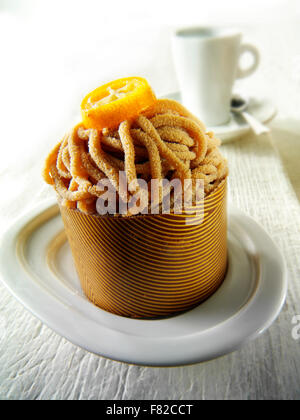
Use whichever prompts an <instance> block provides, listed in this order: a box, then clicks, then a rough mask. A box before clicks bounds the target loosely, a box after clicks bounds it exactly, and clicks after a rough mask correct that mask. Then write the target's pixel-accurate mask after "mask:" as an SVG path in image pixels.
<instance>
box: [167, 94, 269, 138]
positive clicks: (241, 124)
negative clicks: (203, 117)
mask: <svg viewBox="0 0 300 420" xmlns="http://www.w3.org/2000/svg"><path fill="white" fill-rule="evenodd" d="M165 97H166V98H169V99H175V100H176V101H179V102H180V101H181V98H180V93H179V92H176V93H172V94H169V95H166V96H165ZM247 112H249V114H251V115H252V116H253V117H255V118H256V119H257V120H259V121H260V122H262V123H267V122H270V121H271V120H272V119H273V118H274V117H275V115H276V113H277V109H276V107H275V106H274V104H272V102H271V101H270V100H269V99H266V98H250V99H249V106H248V108H247ZM203 122H204V124H205V121H203ZM250 130H251V128H250V126H249V124H248V123H247V122H246V121H245V120H244V118H243V117H241V116H239V115H237V114H234V113H232V114H231V118H230V121H229V122H228V123H227V124H223V125H216V126H214V127H207V131H213V132H214V133H215V134H216V136H217V137H218V138H219V139H220V140H222V143H227V142H230V141H233V140H238V139H239V138H240V137H242V136H244V135H245V134H247V133H248V132H249V131H250Z"/></svg>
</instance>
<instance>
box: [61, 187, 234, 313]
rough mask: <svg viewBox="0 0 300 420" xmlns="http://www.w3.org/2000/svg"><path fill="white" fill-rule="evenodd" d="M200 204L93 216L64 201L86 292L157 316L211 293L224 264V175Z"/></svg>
mask: <svg viewBox="0 0 300 420" xmlns="http://www.w3.org/2000/svg"><path fill="white" fill-rule="evenodd" d="M201 206H202V209H204V213H203V216H204V217H203V216H199V215H198V216H197V215H194V216H191V215H189V214H187V213H185V214H181V215H144V216H143V215H139V216H133V217H113V216H97V215H86V214H84V213H81V212H80V211H78V210H70V209H67V208H65V207H61V208H60V210H61V214H62V218H63V221H64V225H65V229H66V233H67V237H68V240H69V243H70V246H71V249H72V254H73V257H74V261H75V265H76V269H77V272H78V275H79V278H80V281H81V285H82V288H83V290H84V293H85V294H86V296H87V297H88V299H89V300H90V301H91V302H93V303H94V304H95V305H97V306H99V307H100V308H102V309H104V310H106V311H109V312H112V313H114V314H117V315H121V316H126V317H134V318H155V317H162V316H167V315H171V314H174V313H177V312H181V311H185V310H187V309H189V308H192V307H194V306H196V305H197V304H198V303H200V302H202V301H203V300H205V299H207V298H208V297H209V296H211V295H212V294H213V293H214V292H215V291H216V290H217V288H218V287H219V286H220V284H221V283H222V281H223V279H224V276H225V273H226V268H227V212H226V181H224V182H223V183H222V184H220V186H219V187H218V188H217V189H216V190H215V191H214V192H213V193H212V194H210V195H209V196H208V197H207V198H206V199H205V200H204V201H203V202H202V203H199V206H197V207H201ZM197 218H198V219H197Z"/></svg>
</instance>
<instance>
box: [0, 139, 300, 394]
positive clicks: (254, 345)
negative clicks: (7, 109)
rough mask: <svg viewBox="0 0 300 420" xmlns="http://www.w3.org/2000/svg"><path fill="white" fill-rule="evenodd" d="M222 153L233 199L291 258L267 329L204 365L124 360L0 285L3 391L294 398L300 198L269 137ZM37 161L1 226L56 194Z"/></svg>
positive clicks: (18, 170)
mask: <svg viewBox="0 0 300 420" xmlns="http://www.w3.org/2000/svg"><path fill="white" fill-rule="evenodd" d="M45 147H46V146H45ZM222 152H223V153H224V154H225V155H226V157H227V158H228V161H229V166H230V177H229V197H228V201H229V206H230V205H234V206H236V207H238V208H239V209H241V210H242V211H244V212H245V213H247V214H248V215H250V216H252V217H253V218H254V219H255V220H256V221H257V222H259V223H260V224H262V225H263V227H264V228H265V229H266V230H267V231H268V233H269V234H270V235H271V236H272V238H273V239H274V241H275V242H276V244H277V245H278V246H279V248H280V250H281V251H282V253H283V255H284V258H285V260H286V263H287V267H288V275H289V291H288V297H287V302H286V304H285V306H284V308H283V311H282V312H281V314H280V316H279V318H278V319H277V320H276V322H275V323H274V324H273V325H272V327H271V328H270V329H269V330H268V331H267V332H266V333H264V334H263V335H262V336H261V337H259V338H258V339H257V340H256V341H254V342H250V343H248V344H247V345H245V346H244V347H243V348H242V349H241V350H239V351H236V352H234V353H232V354H230V355H227V356H224V357H222V358H219V359H217V360H214V361H211V362H207V363H204V364H198V365H194V366H188V367H178V368H172V369H170V368H169V369H168V368H156V369H154V368H144V367H137V366H129V365H126V364H122V363H118V362H113V361H110V360H106V359H104V358H102V357H98V356H95V355H92V354H89V353H88V352H86V351H85V350H82V349H80V348H78V347H76V346H74V345H73V344H71V343H69V342H68V341H67V340H65V339H64V338H62V337H60V336H59V335H57V334H56V333H55V332H53V331H52V330H51V329H49V328H48V327H46V326H45V325H43V324H42V323H41V322H40V321H39V320H38V319H36V318H35V317H33V316H32V315H31V314H30V313H29V312H28V311H27V310H25V309H24V308H23V307H22V305H21V304H19V303H18V302H17V301H16V300H15V299H14V298H13V297H12V296H11V295H10V294H9V292H8V291H7V290H6V289H5V287H4V286H3V285H2V284H0V399H6V398H10V399H49V398H51V399H226V398H228V399H241V398H243V399H245V398H246V399H248V398H249V399H261V398H264V399H267V398H272V399H275V398H289V399H290V398H298V397H299V393H298V391H299V388H300V342H299V341H296V340H294V339H293V338H292V335H291V330H292V323H291V320H292V317H293V316H294V315H296V314H300V305H299V296H300V284H299V279H300V261H299V255H300V211H299V210H300V208H299V203H298V201H297V199H296V196H295V194H294V191H293V189H292V187H291V185H290V183H289V181H288V179H287V177H286V175H285V173H284V170H283V167H282V165H281V162H280V159H279V157H278V156H277V154H276V152H275V150H274V148H273V147H272V145H271V142H270V138H269V137H268V136H261V137H259V138H256V137H252V136H248V137H245V138H243V139H241V140H239V141H237V142H234V143H230V144H228V145H224V146H222ZM39 159H40V158H39V157H38V156H34V157H32V161H31V163H32V165H31V166H30V163H29V162H28V161H26V167H27V168H28V169H29V171H28V172H27V182H24V180H23V182H24V187H22V188H20V189H19V191H18V194H16V193H15V195H14V196H13V197H12V198H11V200H6V201H5V203H2V204H1V209H0V215H1V227H2V229H4V228H5V227H7V225H8V223H9V222H11V221H13V218H15V217H16V215H18V214H19V213H20V212H21V210H24V211H28V210H29V209H30V206H32V205H34V204H36V202H37V201H40V200H43V198H44V197H45V196H48V195H49V194H50V195H52V194H53V192H52V191H51V189H49V190H48V189H47V188H46V189H42V191H41V192H40V193H39V189H40V188H41V187H42V182H41V180H40V178H39V171H40V162H39ZM36 162H39V163H36ZM24 165H25V164H24ZM11 171H13V170H11ZM23 171H24V167H22V165H21V166H16V167H15V170H14V172H12V173H13V174H14V177H12V180H11V183H9V177H7V176H5V177H4V178H3V180H2V181H1V188H6V189H9V187H10V185H11V186H12V185H14V184H17V179H18V177H20V176H21V174H22V173H23ZM29 181H30V182H29ZM4 183H5V185H4ZM42 188H43V187H42ZM33 192H34V194H33Z"/></svg>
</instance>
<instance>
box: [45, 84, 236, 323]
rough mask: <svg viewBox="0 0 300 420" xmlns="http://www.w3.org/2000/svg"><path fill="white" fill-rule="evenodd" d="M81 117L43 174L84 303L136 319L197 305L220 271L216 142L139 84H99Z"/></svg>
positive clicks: (222, 170) (224, 171) (223, 167)
mask: <svg viewBox="0 0 300 420" xmlns="http://www.w3.org/2000/svg"><path fill="white" fill-rule="evenodd" d="M81 112H82V122H81V123H79V124H78V125H76V126H75V127H74V128H73V129H72V130H70V131H69V132H68V133H67V134H66V135H65V136H64V137H63V139H62V140H61V141H60V142H59V143H58V144H57V145H56V146H55V147H54V149H53V150H52V152H51V153H50V154H49V156H48V157H47V159H46V163H45V168H44V171H43V175H44V179H45V181H46V182H47V183H48V184H50V185H52V186H53V187H54V189H55V190H56V192H57V196H58V201H59V205H60V210H61V214H62V217H63V221H64V224H65V229H66V233H67V237H68V240H69V242H70V246H71V249H72V253H73V257H74V261H75V265H76V269H77V271H78V274H79V277H80V280H81V284H82V287H83V290H84V291H85V293H86V295H87V297H88V298H89V299H90V300H91V301H92V302H93V303H95V304H96V305H97V306H99V307H100V308H102V309H105V310H107V311H110V312H112V313H115V314H118V315H122V316H130V317H137V318H141V317H146V318H147V317H157V316H165V315H170V314H172V313H176V312H179V311H182V310H185V309H188V308H190V307H193V306H195V305H196V304H198V303H199V302H201V301H203V300H204V299H206V298H207V297H208V296H210V295H211V294H212V293H213V292H214V291H215V290H216V289H217V288H218V287H219V285H220V284H221V282H222V281H223V279H224V275H225V272H226V267H227V249H226V178H227V175H228V168H227V162H226V160H225V159H224V158H223V156H222V155H221V153H220V151H219V145H220V142H219V140H218V139H216V138H215V136H214V134H213V133H207V132H206V130H205V127H204V125H203V124H202V122H200V121H199V120H198V119H197V118H196V117H195V116H193V115H192V114H191V113H190V112H189V111H188V110H186V109H185V108H184V107H183V106H182V105H181V104H179V103H178V102H176V101H172V100H169V99H156V97H155V95H154V93H153V91H152V89H151V87H150V86H149V85H148V83H147V82H146V81H145V79H142V78H126V79H119V80H116V81H114V82H111V83H109V84H107V85H104V86H101V87H100V88H98V89H96V90H95V91H93V92H91V93H90V94H88V95H87V96H86V97H85V98H84V100H83V102H82V105H81ZM105 181H108V183H105ZM154 181H156V184H155V182H154ZM163 181H166V184H169V189H168V188H167V189H165V188H164V182H163ZM173 181H178V182H179V184H180V185H181V186H182V191H181V194H179V195H178V196H177V193H176V188H175V185H176V182H175V183H174V182H173ZM170 184H171V187H170ZM110 186H111V188H110ZM154 187H155V188H154ZM108 190H111V191H113V192H114V193H115V194H112V195H111V196H112V197H113V198H114V199H115V202H114V203H113V206H112V207H109V206H106V205H107V201H108V199H109V198H110V196H109V195H108ZM182 193H183V194H182ZM168 194H169V196H168ZM183 196H184V197H185V198H186V197H187V200H186V201H184V199H185V198H184V199H183ZM178 197H179V198H178ZM166 198H167V199H168V200H169V201H168V200H166V202H167V203H169V207H168V206H167V207H165V199H166ZM186 202H187V203H188V206H186V207H184V203H186ZM179 204H180V205H179ZM166 208H167V210H168V211H166ZM105 209H110V210H112V209H113V211H110V212H109V211H107V213H105ZM178 209H179V210H180V211H178ZM196 210H198V212H196Z"/></svg>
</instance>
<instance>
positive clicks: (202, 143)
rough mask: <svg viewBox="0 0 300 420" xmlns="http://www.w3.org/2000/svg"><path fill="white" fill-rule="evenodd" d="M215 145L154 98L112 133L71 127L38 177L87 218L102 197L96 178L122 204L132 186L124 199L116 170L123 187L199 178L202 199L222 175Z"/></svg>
mask: <svg viewBox="0 0 300 420" xmlns="http://www.w3.org/2000/svg"><path fill="white" fill-rule="evenodd" d="M219 145H220V141H219V140H218V139H217V138H215V136H214V134H213V133H211V132H208V133H207V132H206V130H205V127H204V125H203V124H202V123H201V122H200V121H199V120H198V119H197V118H196V117H194V116H193V115H192V114H191V113H190V112H189V111H187V110H186V109H185V108H184V107H183V106H182V105H181V104H180V103H178V102H176V101H173V100H169V99H160V100H157V101H156V103H155V106H153V107H151V109H149V110H147V111H146V112H143V113H141V114H140V115H138V116H137V117H136V118H135V119H134V120H132V121H123V122H121V123H120V124H119V126H118V127H117V128H114V129H107V128H104V129H102V130H98V129H95V128H89V129H86V128H85V127H84V125H83V124H82V123H80V124H78V125H76V126H75V127H74V128H73V129H72V130H71V131H70V132H69V133H67V134H66V135H65V136H64V137H63V139H62V140H61V141H60V142H59V143H58V144H57V145H56V146H55V148H54V149H53V150H52V152H51V153H50V154H49V156H48V157H47V160H46V163H45V168H44V171H43V176H44V179H45V181H46V182H47V183H48V184H50V185H53V187H54V188H55V190H56V192H57V194H58V195H59V197H60V198H61V200H62V205H63V206H65V207H68V208H70V209H75V208H77V209H79V210H80V211H82V212H84V213H88V214H93V213H96V200H97V198H98V197H100V196H101V195H102V194H103V191H102V190H100V189H99V188H98V187H97V183H98V182H99V181H100V180H101V179H103V178H108V179H109V180H110V182H111V183H112V185H113V186H114V187H115V189H116V191H117V192H118V193H119V192H120V194H123V197H122V199H124V200H125V201H128V195H129V196H130V194H133V193H134V192H135V190H136V188H138V186H136V187H135V188H133V189H132V190H131V191H130V190H128V191H126V194H125V196H124V192H123V193H122V192H121V191H120V188H119V171H125V173H126V178H127V181H128V184H129V185H135V184H134V182H133V181H134V180H137V179H139V178H141V179H144V180H145V181H147V182H148V183H149V182H150V181H151V179H158V180H161V179H163V178H168V179H173V178H179V179H180V180H184V179H191V180H192V181H194V180H196V179H201V180H203V182H204V193H205V196H207V195H209V194H210V193H212V192H213V191H214V190H215V189H216V188H217V187H218V186H219V185H220V183H221V182H222V181H223V180H224V179H225V178H226V176H227V174H228V167H227V162H226V160H225V159H224V158H223V156H222V155H221V154H220V152H219ZM192 185H194V184H192ZM127 194H128V195H127ZM161 199H162V197H161V196H160V198H159V200H161Z"/></svg>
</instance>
